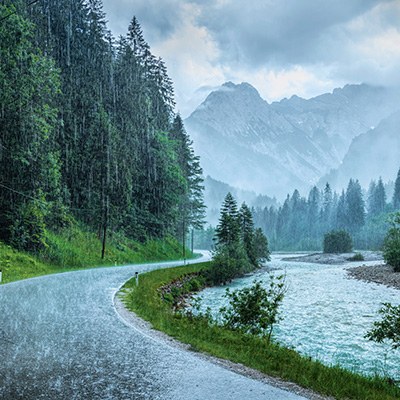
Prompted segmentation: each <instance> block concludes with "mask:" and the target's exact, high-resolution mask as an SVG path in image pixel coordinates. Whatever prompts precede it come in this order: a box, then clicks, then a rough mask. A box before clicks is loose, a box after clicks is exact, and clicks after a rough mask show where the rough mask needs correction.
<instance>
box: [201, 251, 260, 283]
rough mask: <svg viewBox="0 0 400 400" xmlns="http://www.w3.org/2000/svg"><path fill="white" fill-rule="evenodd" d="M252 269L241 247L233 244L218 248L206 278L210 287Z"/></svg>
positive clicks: (226, 281)
mask: <svg viewBox="0 0 400 400" xmlns="http://www.w3.org/2000/svg"><path fill="white" fill-rule="evenodd" d="M253 269H254V266H253V265H252V264H251V263H250V260H249V259H248V257H247V254H246V251H245V250H244V248H243V246H241V245H240V243H235V244H232V245H225V246H220V247H219V249H218V250H217V252H216V253H215V254H214V257H213V261H212V264H211V268H210V270H209V271H208V276H207V277H208V280H209V281H210V283H211V284H212V285H221V284H226V283H228V282H230V281H231V280H232V279H234V278H237V277H239V276H241V275H243V274H244V273H246V272H250V271H252V270H253Z"/></svg>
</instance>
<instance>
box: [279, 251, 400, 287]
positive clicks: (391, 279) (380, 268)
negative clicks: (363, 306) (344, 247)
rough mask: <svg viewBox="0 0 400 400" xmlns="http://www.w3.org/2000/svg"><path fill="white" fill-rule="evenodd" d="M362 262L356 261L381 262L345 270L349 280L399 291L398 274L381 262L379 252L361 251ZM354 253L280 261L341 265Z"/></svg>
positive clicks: (317, 254)
mask: <svg viewBox="0 0 400 400" xmlns="http://www.w3.org/2000/svg"><path fill="white" fill-rule="evenodd" d="M360 253H361V254H362V255H363V257H364V261H361V262H360V261H357V262H356V263H358V264H360V263H362V262H367V261H382V264H379V265H365V264H364V265H361V266H360V265H357V266H354V267H349V268H346V271H347V274H348V276H349V277H350V278H353V279H358V280H360V281H364V282H373V283H378V284H381V285H385V286H388V287H392V288H396V289H400V272H394V270H393V267H391V266H390V265H386V264H384V262H383V257H382V253H381V252H375V251H361V252H360ZM354 254H355V253H342V254H324V253H313V254H306V255H300V256H296V257H286V258H282V261H294V262H310V263H317V264H332V265H341V264H349V263H350V262H351V261H350V260H349V258H351V257H352V256H354Z"/></svg>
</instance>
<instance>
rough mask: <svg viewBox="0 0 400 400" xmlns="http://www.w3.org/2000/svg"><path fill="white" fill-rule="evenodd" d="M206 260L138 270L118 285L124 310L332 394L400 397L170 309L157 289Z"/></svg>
mask: <svg viewBox="0 0 400 400" xmlns="http://www.w3.org/2000/svg"><path fill="white" fill-rule="evenodd" d="M207 265H208V264H204V263H203V264H194V265H191V266H185V267H177V268H170V269H163V270H156V271H152V272H149V273H146V274H143V275H140V283H139V286H138V287H136V284H135V280H134V279H131V280H130V281H128V282H127V283H126V284H125V285H124V287H123V288H122V292H121V295H122V293H124V295H122V299H123V301H124V303H125V304H126V306H127V308H128V309H129V310H131V311H133V312H135V313H136V314H137V315H138V316H139V317H141V318H143V319H145V320H147V321H149V322H150V323H151V324H152V326H153V327H154V328H155V329H157V330H160V331H163V332H165V333H167V334H168V335H170V336H172V337H174V338H176V339H177V340H179V341H181V342H184V343H187V344H189V345H190V346H191V349H192V350H194V351H201V352H205V353H208V354H211V355H213V356H216V357H220V358H223V359H227V360H231V361H233V362H235V363H240V364H243V365H246V366H248V367H250V368H253V369H256V370H259V371H261V372H263V373H265V374H267V375H270V376H274V377H279V378H282V379H284V380H286V381H290V382H294V383H297V384H298V385H300V386H302V387H305V388H309V389H311V390H314V391H315V392H318V393H320V394H322V395H325V396H332V397H334V398H335V399H359V400H360V399H363V400H394V399H399V398H400V388H398V387H397V386H395V385H393V384H391V383H389V382H388V381H387V380H385V379H384V378H381V377H368V376H363V375H359V374H356V373H353V372H350V371H347V370H345V369H343V368H341V367H338V366H325V365H323V364H322V363H320V362H318V361H315V360H312V359H311V358H309V357H305V356H301V355H300V354H298V353H297V352H295V351H294V350H291V349H287V348H284V347H282V346H279V345H277V344H270V345H268V346H267V345H266V343H265V341H263V340H262V339H260V338H258V337H254V336H250V335H244V334H241V333H238V332H234V331H230V330H228V329H225V328H223V327H219V326H209V325H208V323H207V322H206V321H205V320H204V319H198V318H190V317H187V316H182V315H179V314H176V313H174V312H173V311H172V308H171V306H170V304H169V303H167V302H165V301H163V300H162V299H161V296H160V293H159V291H158V289H159V288H160V287H161V286H164V285H167V284H168V283H170V282H171V281H173V280H175V279H177V278H179V277H181V276H183V275H185V274H188V273H193V272H199V271H201V270H203V269H205V268H207Z"/></svg>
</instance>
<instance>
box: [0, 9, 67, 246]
mask: <svg viewBox="0 0 400 400" xmlns="http://www.w3.org/2000/svg"><path fill="white" fill-rule="evenodd" d="M16 11H17V10H16V9H15V7H13V6H5V5H0V18H4V19H3V20H2V23H1V24H0V38H1V40H0V110H1V111H0V170H1V181H0V184H1V186H0V239H1V240H5V241H7V242H10V241H11V242H12V243H13V244H14V245H16V246H17V247H20V248H23V249H25V250H33V251H38V250H41V249H42V248H44V246H45V239H44V227H45V225H44V217H45V214H46V211H47V207H48V206H47V203H48V201H56V200H57V199H58V197H59V195H60V180H59V172H60V171H59V158H58V154H57V145H56V143H55V130H56V127H57V109H56V102H57V100H56V99H57V94H58V93H59V76H58V71H57V69H56V68H55V66H54V63H53V62H52V60H50V59H49V58H47V57H45V56H43V55H42V54H41V52H40V51H39V49H37V48H36V47H35V46H34V44H33V38H34V35H33V32H34V31H33V29H34V26H33V25H32V24H31V23H29V22H28V21H27V20H26V19H25V18H23V17H22V16H20V15H18V14H17V13H16Z"/></svg>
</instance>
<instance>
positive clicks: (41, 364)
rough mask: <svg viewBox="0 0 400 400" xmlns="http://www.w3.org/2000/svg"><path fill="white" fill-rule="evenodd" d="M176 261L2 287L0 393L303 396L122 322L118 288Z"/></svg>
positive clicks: (10, 399)
mask: <svg viewBox="0 0 400 400" xmlns="http://www.w3.org/2000/svg"><path fill="white" fill-rule="evenodd" d="M195 261H196V262H197V261H198V260H195ZM178 264H179V262H173V263H157V264H147V265H132V266H124V267H112V268H97V269H92V270H85V271H77V272H70V273H64V274H58V275H50V276H46V277H40V278H34V279H29V280H25V281H20V282H15V283H10V284H6V285H2V286H0V344H1V345H0V399H2V400H18V399H49V400H55V399H68V400H72V399H117V400H124V399H174V400H180V399H182V400H183V399H185V400H195V399H210V400H211V399H238V400H239V399H240V400H244V399H249V400H250V399H254V400H258V399H263V400H265V399H272V400H280V399H289V400H290V399H293V400H295V399H303V397H300V396H297V395H295V394H292V393H289V392H287V391H284V390H281V389H278V388H275V387H272V386H269V385H267V384H265V383H263V382H260V381H257V380H253V379H250V378H247V377H245V376H242V375H239V374H236V373H234V372H232V371H230V370H228V369H225V368H223V367H221V366H218V365H215V364H213V363H210V362H208V361H206V360H204V359H201V358H200V357H197V356H196V354H194V353H191V352H188V351H185V350H182V349H179V348H175V347H171V346H170V345H168V344H167V343H165V344H163V343H160V342H157V341H154V340H152V339H151V338H150V337H148V336H147V335H145V334H143V333H142V332H140V331H138V330H135V329H132V328H131V327H129V326H127V325H126V324H124V322H123V321H122V320H121V318H120V317H119V316H118V315H117V313H116V311H115V308H114V305H113V296H114V294H115V292H116V290H117V289H118V288H119V287H120V286H121V285H122V284H123V283H124V282H125V281H126V280H128V279H129V278H130V277H132V275H133V274H134V272H136V271H139V272H144V271H148V270H152V269H157V268H162V267H167V266H174V265H178Z"/></svg>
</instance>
